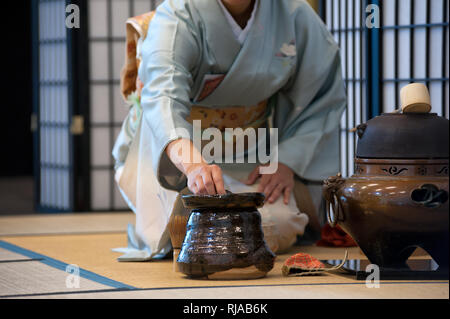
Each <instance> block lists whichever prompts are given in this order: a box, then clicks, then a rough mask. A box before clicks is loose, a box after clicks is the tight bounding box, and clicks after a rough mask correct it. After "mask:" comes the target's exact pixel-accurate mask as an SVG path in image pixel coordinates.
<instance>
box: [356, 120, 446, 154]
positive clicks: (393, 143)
mask: <svg viewBox="0 0 450 319" xmlns="http://www.w3.org/2000/svg"><path fill="white" fill-rule="evenodd" d="M357 134H358V137H359V139H358V145H357V150H356V157H358V158H385V159H390V158H393V159H400V158H401V159H448V147H449V139H448V135H449V121H448V120H447V119H445V118H443V117H440V116H437V115H436V114H434V113H387V114H382V115H380V116H377V117H375V118H373V119H371V120H369V121H368V122H367V123H365V124H361V125H359V126H358V128H357Z"/></svg>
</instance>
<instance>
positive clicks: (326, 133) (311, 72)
mask: <svg viewBox="0 0 450 319" xmlns="http://www.w3.org/2000/svg"><path fill="white" fill-rule="evenodd" d="M295 28H296V33H297V36H296V46H297V59H298V60H297V64H296V70H295V73H294V75H293V76H292V78H291V79H290V80H289V82H288V83H287V84H286V86H285V88H283V90H281V91H280V92H279V94H278V97H277V108H276V111H275V116H274V124H275V126H276V127H279V128H281V129H280V131H279V136H280V142H279V145H278V156H279V157H278V160H279V162H281V163H283V164H285V165H287V166H289V167H290V168H291V169H293V170H294V172H295V173H296V174H297V175H298V176H299V177H301V178H304V179H307V180H312V181H321V180H323V179H325V178H327V177H328V176H330V175H333V174H336V172H337V171H338V169H339V141H338V138H339V123H340V119H341V116H342V113H343V111H344V110H345V108H346V103H347V102H346V95H345V87H344V82H343V79H342V70H341V62H340V52H339V48H338V46H337V44H336V43H335V41H334V39H333V38H332V36H331V34H330V33H329V32H328V30H327V29H326V26H325V25H324V24H323V23H322V21H321V20H320V18H319V17H318V16H317V15H316V13H315V12H314V11H313V10H312V8H311V7H309V5H307V4H306V3H305V5H303V6H302V7H301V8H300V9H299V12H298V14H297V16H296V26H295Z"/></svg>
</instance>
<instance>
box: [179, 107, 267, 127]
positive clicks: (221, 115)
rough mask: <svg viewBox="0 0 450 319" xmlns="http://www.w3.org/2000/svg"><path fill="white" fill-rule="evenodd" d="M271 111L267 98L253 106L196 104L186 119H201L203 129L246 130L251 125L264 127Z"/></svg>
mask: <svg viewBox="0 0 450 319" xmlns="http://www.w3.org/2000/svg"><path fill="white" fill-rule="evenodd" d="M269 113H270V110H269V107H268V101H267V100H264V101H262V102H260V103H258V104H257V105H253V106H231V107H226V108H220V109H217V108H210V107H203V106H197V105H194V106H193V107H192V109H191V114H190V115H189V116H188V117H187V118H186V120H187V121H188V122H189V123H191V124H192V123H193V121H194V120H200V121H201V128H202V130H205V129H207V128H210V127H215V128H217V129H219V130H220V131H222V132H223V131H225V128H232V129H236V128H242V129H243V130H245V129H247V128H250V127H251V128H255V129H256V128H259V127H263V126H264V125H265V124H266V122H267V119H268V117H269V115H270V114H269Z"/></svg>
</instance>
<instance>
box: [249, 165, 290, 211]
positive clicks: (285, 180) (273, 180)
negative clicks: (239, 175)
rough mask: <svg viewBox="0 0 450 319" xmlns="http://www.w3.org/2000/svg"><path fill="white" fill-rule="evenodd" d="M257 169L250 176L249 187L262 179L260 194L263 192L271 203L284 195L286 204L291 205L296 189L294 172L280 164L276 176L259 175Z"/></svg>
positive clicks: (259, 188)
mask: <svg viewBox="0 0 450 319" xmlns="http://www.w3.org/2000/svg"><path fill="white" fill-rule="evenodd" d="M260 167H261V166H258V167H256V168H255V169H254V170H253V171H252V172H251V173H250V175H249V176H248V179H247V181H246V184H247V185H253V184H255V182H256V181H257V180H258V178H261V180H260V183H259V187H258V192H263V193H264V195H265V196H266V199H267V201H268V202H269V203H274V202H275V201H276V200H277V199H278V198H279V197H280V196H281V195H283V198H284V203H285V204H286V205H287V204H289V199H290V196H291V192H292V190H293V189H294V172H293V171H292V169H290V168H289V167H288V166H286V165H284V164H282V163H278V169H277V171H276V172H275V173H274V174H264V175H261V174H260V173H259V168H260Z"/></svg>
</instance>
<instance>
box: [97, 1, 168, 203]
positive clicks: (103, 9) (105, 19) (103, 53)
mask: <svg viewBox="0 0 450 319" xmlns="http://www.w3.org/2000/svg"><path fill="white" fill-rule="evenodd" d="M160 2H161V1H157V0H89V1H88V5H89V7H88V15H89V51H90V53H89V60H90V80H89V87H90V97H91V100H90V105H91V112H90V123H89V125H90V136H91V141H90V144H91V150H90V154H91V158H90V163H91V208H92V210H120V209H127V206H126V204H125V202H124V201H123V199H122V196H121V195H120V193H119V191H118V189H117V187H116V186H115V182H114V168H113V165H114V163H113V158H112V156H111V152H112V148H113V145H114V141H115V139H116V136H117V135H118V133H119V130H120V127H121V124H122V121H123V120H124V118H125V116H126V114H127V111H128V110H127V107H126V105H125V103H124V102H123V100H122V97H121V95H120V70H121V68H122V66H123V63H124V54H125V21H126V19H127V18H129V17H132V16H136V15H140V14H142V13H145V12H148V11H151V10H154V9H156V6H157V5H158V4H159V3H160Z"/></svg>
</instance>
